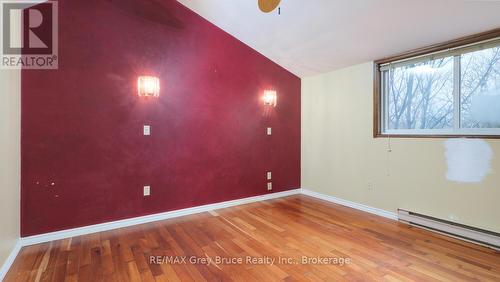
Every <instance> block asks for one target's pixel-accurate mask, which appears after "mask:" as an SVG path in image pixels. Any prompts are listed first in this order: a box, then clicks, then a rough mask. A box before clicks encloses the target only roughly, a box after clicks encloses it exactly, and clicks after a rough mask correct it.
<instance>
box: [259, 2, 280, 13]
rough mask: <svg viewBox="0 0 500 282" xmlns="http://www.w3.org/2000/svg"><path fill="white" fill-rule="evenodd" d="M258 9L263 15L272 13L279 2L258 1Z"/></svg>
mask: <svg viewBox="0 0 500 282" xmlns="http://www.w3.org/2000/svg"><path fill="white" fill-rule="evenodd" d="M258 1H259V9H260V10H261V11H262V12H264V13H269V12H272V11H273V10H274V9H276V8H278V6H279V5H280V2H281V0H258Z"/></svg>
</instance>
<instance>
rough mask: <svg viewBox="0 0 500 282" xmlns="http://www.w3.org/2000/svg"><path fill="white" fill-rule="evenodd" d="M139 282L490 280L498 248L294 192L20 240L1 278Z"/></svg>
mask: <svg viewBox="0 0 500 282" xmlns="http://www.w3.org/2000/svg"><path fill="white" fill-rule="evenodd" d="M156 256H159V257H158V258H156ZM162 256H165V257H162ZM169 256H179V257H178V258H177V260H174V261H170V263H167V262H166V261H165V260H166V259H168V258H169ZM303 256H305V257H306V258H307V259H308V261H302V259H303V258H302V257H303ZM182 257H186V259H187V261H186V263H183V262H182ZM318 257H321V258H322V260H320V259H318ZM152 258H153V259H154V260H155V261H156V262H160V263H152V261H151V260H152ZM193 258H197V259H198V260H199V261H198V264H193V263H190V262H189V260H190V259H193ZM209 258H211V259H213V260H216V259H217V258H224V259H226V260H229V259H231V258H233V260H236V259H237V258H241V259H242V260H243V261H242V263H241V264H238V262H237V261H231V263H232V264H229V263H228V261H224V263H220V264H215V263H214V261H212V262H211V264H210V265H207V264H206V261H201V260H203V259H205V260H207V261H208V259H209ZM247 258H248V259H252V258H254V259H256V260H259V259H260V260H261V261H258V262H260V263H261V264H253V263H251V262H249V261H246V260H247ZM266 258H269V259H272V258H274V259H276V261H274V263H273V264H271V263H269V261H265V259H266ZM280 258H281V261H278V259H280ZM162 260H163V262H164V263H161V262H162ZM318 260H320V261H318ZM141 280H142V281H205V280H206V281H219V280H224V281H230V280H234V281H275V280H286V281H325V280H329V281H343V280H346V281H371V280H377V281H380V280H382V281H384V280H385V281H500V253H499V252H495V251H493V250H491V249H488V248H483V247H480V246H477V245H473V244H469V243H466V242H463V241H459V240H455V239H451V238H448V237H445V236H441V235H437V234H435V233H431V232H428V231H425V230H421V229H417V228H414V227H411V226H407V225H405V224H402V223H398V222H396V221H392V220H388V219H385V218H381V217H378V216H375V215H371V214H368V213H364V212H361V211H357V210H353V209H350V208H347V207H343V206H339V205H335V204H331V203H328V202H324V201H320V200H317V199H314V198H310V197H307V196H304V195H296V196H290V197H287V198H281V199H275V200H269V201H265V202H260V203H253V204H248V205H244V206H238V207H232V208H227V209H222V210H217V211H214V212H207V213H201V214H196V215H190V216H185V217H180V218H175V219H170V220H165V221H160V222H156V223H150V224H143V225H139V226H134V227H130V228H123V229H118V230H112V231H107V232H101V233H97V234H91V235H85V236H80V237H75V238H71V239H65V240H60V241H54V242H51V243H45V244H39V245H34V246H29V247H25V248H23V249H22V250H21V252H20V254H19V256H18V257H17V258H16V261H15V262H14V264H13V266H12V268H11V270H10V271H9V273H8V274H7V277H6V280H5V281H141Z"/></svg>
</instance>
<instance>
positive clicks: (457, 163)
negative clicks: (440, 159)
mask: <svg viewBox="0 0 500 282" xmlns="http://www.w3.org/2000/svg"><path fill="white" fill-rule="evenodd" d="M444 147H445V156H446V162H447V164H448V172H447V173H446V178H447V179H448V180H450V181H455V182H463V183H479V182H481V181H482V180H483V179H484V177H485V176H486V175H487V174H488V173H489V172H490V171H491V159H492V158H493V150H492V149H491V147H490V145H489V144H488V143H486V142H485V141H484V140H481V139H465V138H459V139H448V140H446V141H445V142H444Z"/></svg>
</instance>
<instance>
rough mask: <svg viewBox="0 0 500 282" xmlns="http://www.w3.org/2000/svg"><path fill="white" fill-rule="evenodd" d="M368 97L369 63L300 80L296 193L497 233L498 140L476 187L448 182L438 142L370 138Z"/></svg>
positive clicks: (441, 144) (499, 197) (499, 210)
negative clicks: (299, 180)
mask: <svg viewBox="0 0 500 282" xmlns="http://www.w3.org/2000/svg"><path fill="white" fill-rule="evenodd" d="M372 95H373V80H372V63H365V64H361V65H356V66H353V67H349V68H346V69H342V70H338V71H334V72H331V73H327V74H322V75H318V76H314V77H309V78H305V79H303V81H302V187H303V188H305V189H309V190H313V191H316V192H319V193H323V194H327V195H331V196H335V197H338V198H342V199H346V200H349V201H353V202H358V203H362V204H365V205H369V206H372V207H377V208H381V209H384V210H387V211H391V212H395V211H396V209H397V208H403V209H408V210H411V211H415V212H419V213H423V214H427V215H431V216H434V217H438V218H443V219H447V220H450V219H452V218H454V220H455V221H457V222H460V223H463V224H467V225H471V226H475V227H479V228H484V229H488V230H492V231H496V232H500V203H499V200H500V175H499V174H498V173H497V171H498V168H500V158H498V157H496V155H499V154H500V140H498V141H496V140H488V141H486V142H487V143H488V144H489V146H491V148H492V150H493V160H492V163H491V168H492V171H491V173H490V174H488V175H487V176H486V177H485V178H484V179H483V181H482V182H480V183H475V184H464V183H457V182H452V181H449V180H447V178H446V173H447V163H446V158H445V149H444V141H445V139H392V140H391V143H392V152H391V153H388V152H387V145H388V140H387V139H374V138H373V137H372V132H373V130H372V124H373V121H372V112H373V110H372V106H373V97H372ZM370 184H372V187H373V188H371V189H370V187H369V186H370Z"/></svg>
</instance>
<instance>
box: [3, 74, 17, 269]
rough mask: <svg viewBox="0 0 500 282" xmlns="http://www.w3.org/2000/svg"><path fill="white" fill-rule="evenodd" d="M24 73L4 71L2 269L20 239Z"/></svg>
mask: <svg viewBox="0 0 500 282" xmlns="http://www.w3.org/2000/svg"><path fill="white" fill-rule="evenodd" d="M20 132H21V72H20V71H19V70H0V156H1V158H0V266H2V265H3V263H4V262H5V259H6V258H7V257H8V255H9V254H10V252H11V251H12V249H13V247H14V245H15V244H16V241H17V239H18V238H19V220H20V218H19V211H20V208H19V204H20V198H19V191H20V155H21V154H20V152H21V151H20V144H21V143H20Z"/></svg>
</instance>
